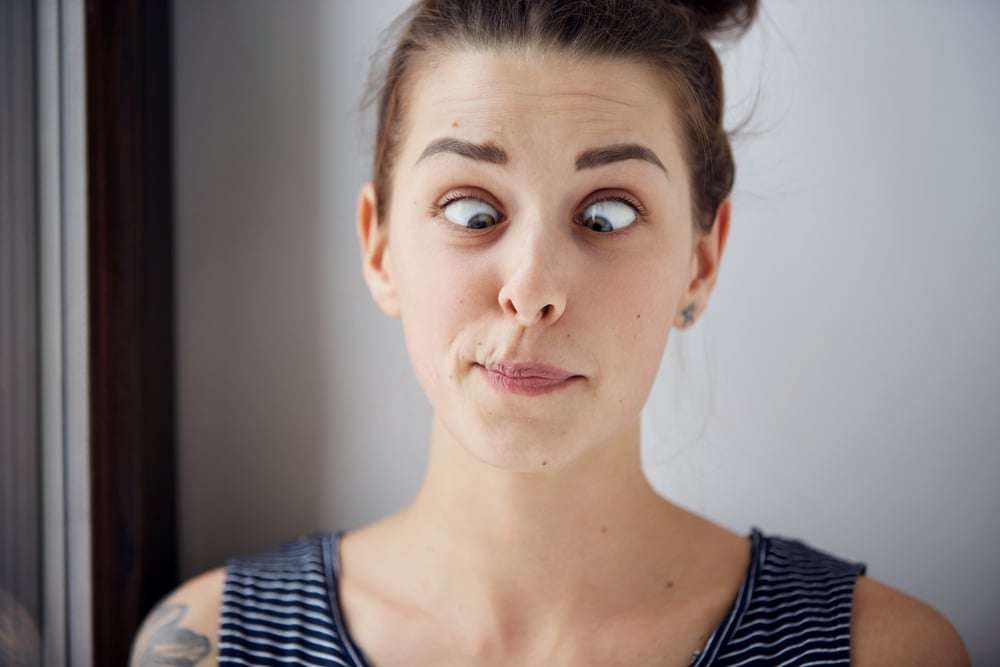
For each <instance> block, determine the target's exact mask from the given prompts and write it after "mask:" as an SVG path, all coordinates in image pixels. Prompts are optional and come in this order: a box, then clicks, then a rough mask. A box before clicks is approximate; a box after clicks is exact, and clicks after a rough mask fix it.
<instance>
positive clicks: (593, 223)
mask: <svg viewBox="0 0 1000 667" xmlns="http://www.w3.org/2000/svg"><path fill="white" fill-rule="evenodd" d="M587 226H588V227H590V228H591V229H593V230H594V231H595V232H610V231H611V230H613V229H614V227H612V226H611V223H609V222H608V221H607V219H606V218H602V217H601V216H599V215H595V216H592V217H591V218H590V219H589V220H587Z"/></svg>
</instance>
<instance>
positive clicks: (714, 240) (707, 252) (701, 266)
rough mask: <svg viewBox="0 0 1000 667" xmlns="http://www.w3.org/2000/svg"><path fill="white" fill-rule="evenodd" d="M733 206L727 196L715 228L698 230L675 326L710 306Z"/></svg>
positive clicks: (683, 324) (687, 323)
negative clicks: (689, 271) (701, 231)
mask: <svg viewBox="0 0 1000 667" xmlns="http://www.w3.org/2000/svg"><path fill="white" fill-rule="evenodd" d="M731 208H732V204H731V202H730V200H729V198H726V200H725V201H723V202H722V203H721V204H720V205H719V208H718V210H717V211H716V212H715V223H714V224H713V225H712V231H710V232H708V233H707V234H702V233H700V232H695V234H696V235H697V236H696V238H695V241H694V252H693V253H692V257H691V273H690V275H689V276H688V282H687V285H686V286H685V288H684V293H683V294H682V295H681V301H680V303H679V304H678V305H677V313H676V315H675V317H674V326H676V327H678V328H686V327H690V326H691V325H692V324H693V323H694V320H695V319H696V318H697V317H698V316H699V315H701V314H702V313H704V312H705V309H706V308H707V307H708V297H709V296H710V295H711V294H712V289H713V288H714V287H715V281H716V280H717V279H718V277H719V265H720V264H721V262H722V251H723V250H725V247H726V239H727V238H728V237H729V214H730V210H731Z"/></svg>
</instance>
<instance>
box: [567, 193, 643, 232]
mask: <svg viewBox="0 0 1000 667" xmlns="http://www.w3.org/2000/svg"><path fill="white" fill-rule="evenodd" d="M581 217H582V220H581V222H582V224H583V226H584V227H587V228H588V229H592V230H594V231H595V232H614V231H617V230H619V229H624V228H625V227H628V226H629V225H631V224H632V223H633V222H635V220H636V218H637V217H638V213H636V210H635V207H634V206H633V205H632V204H629V203H628V202H625V201H621V200H620V199H604V200H602V201H597V202H594V203H593V204H591V205H590V206H588V207H587V208H585V209H584V210H583V216H581Z"/></svg>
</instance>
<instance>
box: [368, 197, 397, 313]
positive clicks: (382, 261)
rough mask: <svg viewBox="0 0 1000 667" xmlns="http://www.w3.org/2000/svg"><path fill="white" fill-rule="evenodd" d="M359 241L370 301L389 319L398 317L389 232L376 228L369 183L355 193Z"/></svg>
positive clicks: (378, 226)
mask: <svg viewBox="0 0 1000 667" xmlns="http://www.w3.org/2000/svg"><path fill="white" fill-rule="evenodd" d="M358 240H359V241H360V242H361V270H362V273H364V276H365V282H366V283H368V289H369V290H371V293H372V298H373V299H374V300H375V303H376V304H377V305H378V307H379V308H381V309H382V312H383V313H385V314H386V315H388V316H389V317H399V300H398V298H397V296H396V286H395V283H394V282H393V275H392V262H391V261H390V258H389V230H388V229H386V225H385V224H381V225H380V224H379V219H378V199H377V198H376V195H375V185H374V184H373V183H372V182H371V181H369V182H367V183H365V184H364V185H362V186H361V192H360V193H358Z"/></svg>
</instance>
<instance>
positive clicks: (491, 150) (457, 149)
mask: <svg viewBox="0 0 1000 667" xmlns="http://www.w3.org/2000/svg"><path fill="white" fill-rule="evenodd" d="M438 153H454V154H456V155H461V156H462V157H464V158H468V159H470V160H476V161H477V162H488V163H489V164H507V153H506V152H504V149H502V148H500V147H499V146H497V145H496V144H489V143H487V144H477V143H473V142H471V141H463V140H462V139H455V138H453V137H443V138H441V139H435V140H434V141H432V142H431V143H429V144H427V148H425V149H424V152H423V153H421V154H420V157H418V158H417V162H420V161H421V160H425V159H427V158H429V157H430V156H432V155H437V154H438Z"/></svg>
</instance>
